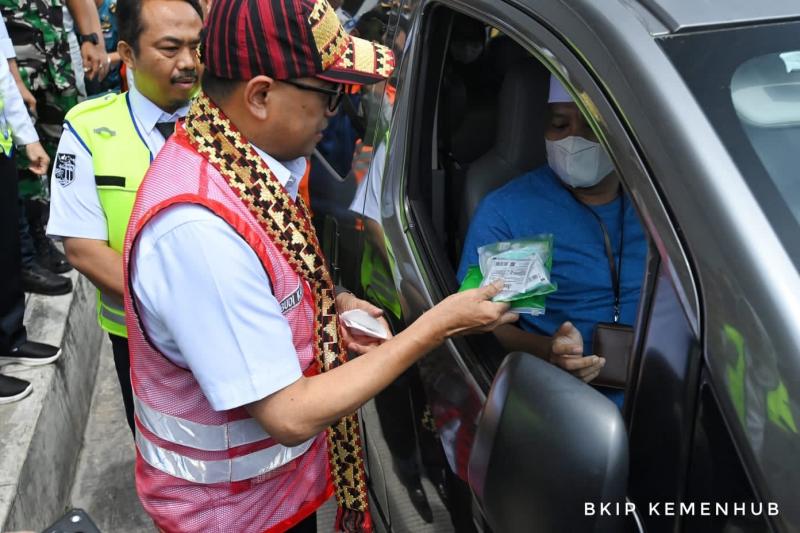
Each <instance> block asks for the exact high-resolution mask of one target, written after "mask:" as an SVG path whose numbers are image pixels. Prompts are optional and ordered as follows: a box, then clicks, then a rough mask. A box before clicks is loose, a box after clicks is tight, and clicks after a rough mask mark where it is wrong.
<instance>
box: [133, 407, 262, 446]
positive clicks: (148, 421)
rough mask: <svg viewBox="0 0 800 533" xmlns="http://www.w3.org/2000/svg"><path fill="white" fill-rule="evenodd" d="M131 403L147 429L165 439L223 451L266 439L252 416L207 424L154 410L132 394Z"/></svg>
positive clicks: (183, 444) (184, 444)
mask: <svg viewBox="0 0 800 533" xmlns="http://www.w3.org/2000/svg"><path fill="white" fill-rule="evenodd" d="M133 406H134V411H135V412H136V417H137V418H138V419H139V422H141V424H142V425H143V426H144V427H145V428H147V430H148V431H150V432H151V433H153V434H154V435H157V436H159V437H160V438H162V439H164V440H166V441H169V442H174V443H175V444H180V445H182V446H188V447H190V448H196V449H198V450H208V451H222V450H227V449H228V448H235V447H236V446H242V445H243V444H251V443H253V442H258V441H260V440H265V439H268V438H269V435H268V434H267V433H266V432H265V431H264V429H263V428H262V427H261V426H260V425H259V423H258V422H256V420H255V419H254V418H246V419H244V420H237V421H235V422H229V423H228V424H226V425H224V426H209V425H206V424H200V423H198V422H192V421H191V420H185V419H183V418H178V417H175V416H171V415H168V414H165V413H162V412H159V411H156V410H155V409H153V408H152V407H150V406H149V405H147V404H146V403H144V402H143V401H141V400H140V399H139V397H138V396H136V395H135V394H134V395H133Z"/></svg>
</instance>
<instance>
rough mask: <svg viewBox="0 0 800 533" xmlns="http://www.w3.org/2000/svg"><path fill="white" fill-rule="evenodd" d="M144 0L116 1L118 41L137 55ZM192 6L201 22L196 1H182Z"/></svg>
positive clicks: (200, 14) (198, 5) (141, 30)
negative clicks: (128, 46)
mask: <svg viewBox="0 0 800 533" xmlns="http://www.w3.org/2000/svg"><path fill="white" fill-rule="evenodd" d="M145 1H146V0H118V1H117V31H118V32H119V40H120V41H125V42H126V43H128V44H129V45H130V46H131V48H133V52H134V53H135V54H138V53H139V36H140V35H141V34H142V32H143V31H144V23H143V22H142V4H143V3H144V2H145ZM182 1H184V2H186V3H187V4H189V5H190V6H192V8H193V9H194V10H195V11H196V12H197V15H198V16H199V17H200V20H203V9H202V8H201V7H200V2H199V1H198V0H182Z"/></svg>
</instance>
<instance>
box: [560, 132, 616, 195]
mask: <svg viewBox="0 0 800 533" xmlns="http://www.w3.org/2000/svg"><path fill="white" fill-rule="evenodd" d="M545 146H546V149H547V163H548V164H549V165H550V168H552V169H553V171H554V172H555V173H556V175H557V176H558V177H559V178H561V181H563V182H564V183H566V184H567V185H569V186H570V187H574V188H587V187H594V186H595V185H597V184H598V183H600V182H601V181H602V180H603V178H605V177H606V176H608V175H609V174H610V173H611V171H613V170H614V164H613V163H612V162H611V158H609V157H608V154H607V153H606V151H605V150H604V149H603V147H602V146H600V143H596V142H592V141H589V140H587V139H584V138H583V137H576V136H570V137H566V138H564V139H561V140H558V141H549V140H545Z"/></svg>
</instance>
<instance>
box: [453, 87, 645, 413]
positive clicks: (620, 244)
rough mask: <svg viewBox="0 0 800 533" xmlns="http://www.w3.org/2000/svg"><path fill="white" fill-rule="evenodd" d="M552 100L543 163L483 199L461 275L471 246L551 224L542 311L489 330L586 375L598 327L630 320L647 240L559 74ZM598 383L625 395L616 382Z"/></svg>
mask: <svg viewBox="0 0 800 533" xmlns="http://www.w3.org/2000/svg"><path fill="white" fill-rule="evenodd" d="M548 102H549V104H550V113H549V117H548V124H547V129H546V131H545V143H546V147H547V160H548V164H547V165H544V166H542V167H539V168H537V169H535V170H532V171H530V172H528V173H526V174H523V175H522V176H519V177H518V178H515V179H514V180H512V181H510V182H509V183H507V184H506V185H504V186H503V187H501V188H499V189H497V190H495V191H493V192H492V193H490V194H489V195H487V196H486V197H485V198H484V199H483V201H482V202H481V203H480V205H479V206H478V208H477V210H476V211H475V215H474V216H473V218H472V221H471V223H470V227H469V231H468V232H467V236H466V240H465V243H464V249H463V252H462V256H461V262H460V264H459V268H458V279H459V281H460V280H463V278H464V276H465V275H466V272H467V268H468V267H469V266H470V265H475V264H477V263H478V252H477V250H478V248H479V247H481V246H483V245H485V244H490V243H494V242H497V241H504V240H510V239H519V238H523V237H528V236H534V235H538V234H542V233H552V234H553V236H554V244H555V246H554V252H553V268H552V272H551V279H552V280H553V281H555V282H556V283H557V284H558V291H557V292H555V293H553V294H550V295H548V296H547V309H546V312H545V314H544V315H542V316H535V317H534V316H531V315H523V316H521V317H520V321H519V323H518V325H506V326H503V327H502V328H498V329H497V330H496V331H495V334H496V335H497V337H498V339H499V340H500V341H501V342H502V344H503V345H504V347H505V348H506V349H508V350H522V351H526V352H529V353H532V354H534V355H537V356H539V357H542V358H544V359H547V360H549V361H550V362H552V363H553V364H556V365H558V366H559V367H561V368H563V369H565V370H567V371H569V372H571V373H572V374H573V375H575V376H576V377H578V378H580V379H583V380H584V381H586V382H590V381H592V380H593V379H595V378H596V377H597V375H598V374H599V373H600V370H601V369H602V368H603V366H604V365H605V359H604V358H603V357H599V356H597V355H590V354H594V353H595V352H594V351H593V349H592V333H593V331H594V328H595V326H596V325H597V324H598V323H605V322H617V323H619V324H628V325H632V324H633V323H634V321H635V319H636V309H637V306H638V302H639V293H640V289H641V283H642V278H643V276H644V267H645V259H646V256H647V242H646V240H645V236H644V232H643V231H642V227H641V225H640V224H639V219H638V218H637V215H636V212H635V210H634V208H633V205H632V204H631V202H630V199H629V198H628V197H627V195H626V194H625V193H624V191H623V190H622V188H621V186H620V182H619V177H618V176H617V173H616V171H615V170H614V166H613V164H612V162H611V159H610V158H609V157H608V154H607V153H606V152H605V150H604V149H603V147H602V146H601V145H600V144H599V143H598V142H597V138H596V137H595V135H594V133H593V132H592V130H591V128H590V127H589V125H588V124H587V123H586V120H585V119H584V118H583V116H582V114H581V112H580V110H579V109H578V106H577V105H576V104H575V103H574V102H573V100H572V98H571V97H570V96H569V94H568V93H567V92H566V91H565V89H564V87H563V86H562V85H561V84H560V83H559V82H558V80H556V79H555V78H551V82H550V96H549V98H548ZM601 222H602V223H601ZM606 236H607V237H608V239H606ZM607 242H608V244H609V245H610V250H611V251H612V252H613V259H614V266H613V267H612V266H611V263H610V261H609V256H608V252H607V250H608V248H607V246H606V243H607ZM612 268H613V272H612ZM615 279H616V280H618V284H616V285H618V287H619V289H618V290H615V288H614V286H615V283H614V280H615ZM617 297H618V298H617ZM617 299H618V304H617V303H616V301H617ZM604 392H606V393H607V395H608V396H609V397H610V398H612V399H613V400H614V401H615V402H616V403H617V404H618V405H621V404H622V393H621V391H620V392H610V391H604Z"/></svg>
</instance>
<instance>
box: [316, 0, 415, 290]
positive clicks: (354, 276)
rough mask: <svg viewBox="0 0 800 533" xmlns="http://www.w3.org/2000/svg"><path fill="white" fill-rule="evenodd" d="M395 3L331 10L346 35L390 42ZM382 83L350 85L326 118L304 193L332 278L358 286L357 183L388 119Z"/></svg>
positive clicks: (361, 197) (360, 226)
mask: <svg viewBox="0 0 800 533" xmlns="http://www.w3.org/2000/svg"><path fill="white" fill-rule="evenodd" d="M402 4H403V3H401V2H393V3H384V2H376V1H372V0H366V1H361V0H356V1H348V2H344V3H342V4H341V5H337V8H336V13H337V15H338V17H339V19H340V20H341V21H342V24H343V26H344V27H345V29H347V30H348V31H349V32H350V33H351V34H353V35H357V36H360V37H362V38H365V39H368V40H371V41H377V42H389V43H390V42H392V41H393V40H394V38H395V34H396V32H397V30H398V27H399V19H400V13H401V12H403V7H402ZM386 87H387V84H386V83H384V82H382V83H377V84H373V85H365V86H360V87H359V86H353V87H352V91H351V93H350V94H348V95H347V96H346V97H345V98H344V99H343V100H342V104H341V106H340V108H339V112H338V113H337V115H336V116H334V117H332V118H331V119H330V120H329V123H328V128H327V129H326V130H325V132H324V135H323V139H322V140H321V141H320V143H319V144H318V145H317V149H316V150H315V152H314V155H313V157H312V160H311V170H310V177H309V182H310V183H309V192H310V196H311V207H312V211H313V214H314V224H315V226H316V229H317V233H318V235H319V236H320V241H321V244H322V247H323V251H324V252H325V256H326V258H327V259H328V262H329V263H330V266H331V270H332V274H333V276H334V281H335V282H337V283H339V284H341V285H344V286H347V287H350V288H351V289H352V290H355V291H358V290H359V286H360V281H359V277H360V276H359V274H360V271H361V262H362V261H361V257H362V253H363V251H364V246H365V245H364V231H363V230H364V226H365V225H364V222H363V220H362V218H361V217H359V216H358V215H359V214H362V213H363V211H364V209H365V206H366V205H369V204H368V203H367V202H366V198H367V195H365V194H364V191H366V190H367V189H365V188H364V187H363V185H365V184H366V180H365V177H366V174H367V171H368V169H369V167H370V165H371V164H372V159H373V154H374V139H375V136H376V135H379V131H380V130H385V129H386V127H387V124H388V121H387V120H386V118H385V115H383V116H382V115H381V113H382V108H383V101H384V93H385V92H388V91H386Z"/></svg>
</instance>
